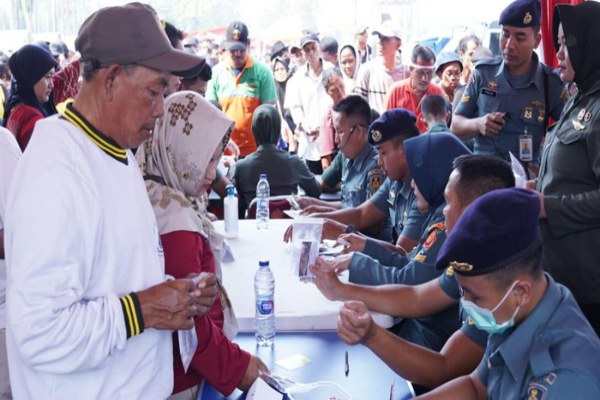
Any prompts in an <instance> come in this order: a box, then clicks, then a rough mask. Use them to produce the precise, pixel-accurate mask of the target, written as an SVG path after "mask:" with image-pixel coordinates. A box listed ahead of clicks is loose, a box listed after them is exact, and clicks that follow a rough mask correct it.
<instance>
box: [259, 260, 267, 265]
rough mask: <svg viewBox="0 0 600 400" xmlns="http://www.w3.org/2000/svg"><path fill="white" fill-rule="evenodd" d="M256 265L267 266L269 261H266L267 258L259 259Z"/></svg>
mask: <svg viewBox="0 0 600 400" xmlns="http://www.w3.org/2000/svg"><path fill="white" fill-rule="evenodd" d="M258 265H259V266H260V267H268V266H269V261H267V260H261V261H259V262H258Z"/></svg>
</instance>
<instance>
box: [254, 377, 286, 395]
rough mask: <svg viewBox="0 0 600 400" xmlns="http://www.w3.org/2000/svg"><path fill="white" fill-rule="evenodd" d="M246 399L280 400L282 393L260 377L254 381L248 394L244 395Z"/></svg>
mask: <svg viewBox="0 0 600 400" xmlns="http://www.w3.org/2000/svg"><path fill="white" fill-rule="evenodd" d="M246 399H248V400H282V399H283V395H282V394H281V393H279V392H278V391H276V390H275V389H273V388H272V387H271V386H269V385H268V384H267V383H266V382H265V381H263V380H262V379H261V378H258V379H257V380H255V381H254V384H253V385H252V387H250V390H248V394H247V395H246Z"/></svg>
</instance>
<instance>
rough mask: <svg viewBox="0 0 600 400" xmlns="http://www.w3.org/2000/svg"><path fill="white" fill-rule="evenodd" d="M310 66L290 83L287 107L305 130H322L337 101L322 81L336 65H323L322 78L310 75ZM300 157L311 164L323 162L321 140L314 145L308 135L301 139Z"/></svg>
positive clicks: (326, 63) (300, 71)
mask: <svg viewBox="0 0 600 400" xmlns="http://www.w3.org/2000/svg"><path fill="white" fill-rule="evenodd" d="M308 67H309V66H308V64H306V65H304V66H303V67H301V68H299V69H298V71H297V72H296V74H295V75H294V76H293V77H292V78H291V79H290V80H289V81H288V84H287V87H286V91H285V108H289V109H290V112H291V113H292V118H293V119H294V122H295V123H296V124H299V123H300V122H302V123H303V126H304V128H305V129H310V130H314V129H317V130H318V129H319V128H320V127H321V124H322V123H323V120H324V119H325V116H326V115H327V112H328V111H329V109H330V108H331V106H332V105H333V100H332V99H331V97H329V95H328V94H327V91H326V90H325V87H324V86H323V83H322V82H321V80H322V77H323V72H325V71H326V70H328V69H332V68H334V67H333V64H331V63H328V62H323V70H322V71H321V74H320V75H319V76H318V77H313V76H312V75H310V74H309V70H308ZM298 157H300V158H303V159H305V160H310V161H319V160H320V159H321V153H320V151H319V140H318V139H317V140H315V141H314V142H311V141H310V140H308V138H307V137H306V135H302V136H300V137H299V138H298Z"/></svg>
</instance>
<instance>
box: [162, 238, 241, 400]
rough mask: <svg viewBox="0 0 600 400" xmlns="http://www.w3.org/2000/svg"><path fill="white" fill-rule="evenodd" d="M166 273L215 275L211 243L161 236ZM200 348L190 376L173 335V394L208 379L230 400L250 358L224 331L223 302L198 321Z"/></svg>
mask: <svg viewBox="0 0 600 400" xmlns="http://www.w3.org/2000/svg"><path fill="white" fill-rule="evenodd" d="M160 239H161V241H162V245H163V249H164V253H165V269H166V273H167V274H169V275H172V276H173V277H175V278H176V279H179V278H185V277H186V276H188V275H189V274H190V273H196V274H197V273H200V272H201V271H205V272H212V273H214V272H215V259H214V255H213V252H212V250H211V249H210V247H209V245H208V242H207V241H206V240H205V239H204V238H203V237H202V236H200V234H198V233H197V232H189V231H177V232H171V233H167V234H165V235H161V236H160ZM195 325H196V334H197V336H198V347H197V348H196V354H195V355H194V357H193V358H192V362H191V364H190V368H189V369H188V372H187V374H186V373H184V371H183V364H182V362H181V356H180V355H179V341H178V338H177V333H173V370H174V375H175V385H174V388H173V393H179V392H181V391H183V390H186V389H189V388H191V387H194V386H196V385H198V384H199V383H200V382H202V380H203V379H206V380H207V381H208V382H209V383H210V384H211V385H213V386H214V387H215V388H216V389H217V390H218V391H219V392H221V393H222V394H224V395H226V396H228V395H229V394H231V393H232V392H233V391H234V390H235V388H236V386H237V385H238V383H239V382H240V381H241V380H242V378H243V377H244V374H245V373H246V369H247V368H248V364H249V363H250V354H249V353H248V352H246V351H244V350H242V349H240V347H239V346H238V345H237V344H235V343H232V342H231V341H230V340H229V339H228V338H227V336H225V333H224V332H223V331H222V330H221V328H222V327H223V311H222V310H221V300H220V299H219V297H218V296H217V298H216V299H215V304H214V305H213V307H212V308H211V310H210V312H209V313H208V314H206V315H204V316H202V317H196V318H195Z"/></svg>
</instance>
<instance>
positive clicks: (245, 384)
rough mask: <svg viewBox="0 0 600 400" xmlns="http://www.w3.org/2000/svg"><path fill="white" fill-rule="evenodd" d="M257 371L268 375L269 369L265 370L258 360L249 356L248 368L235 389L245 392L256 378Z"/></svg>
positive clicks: (264, 366)
mask: <svg viewBox="0 0 600 400" xmlns="http://www.w3.org/2000/svg"><path fill="white" fill-rule="evenodd" d="M258 371H262V372H264V373H266V374H268V373H269V368H267V366H266V365H265V364H264V363H263V362H262V361H261V359H260V358H258V357H256V356H251V357H250V363H249V364H248V368H246V373H245V374H244V376H243V377H242V380H241V381H240V383H238V385H237V388H238V389H240V390H241V391H243V392H247V391H248V390H249V389H250V387H251V386H252V384H253V383H254V381H255V380H256V379H257V378H258Z"/></svg>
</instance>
